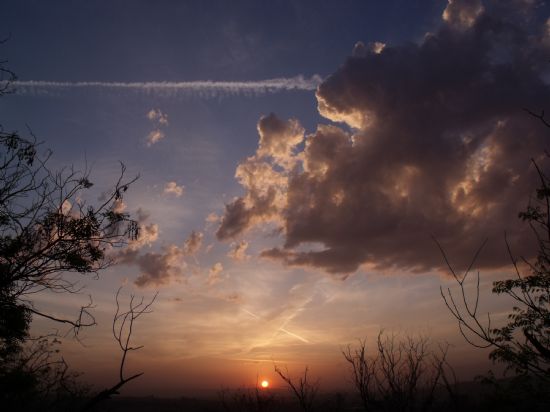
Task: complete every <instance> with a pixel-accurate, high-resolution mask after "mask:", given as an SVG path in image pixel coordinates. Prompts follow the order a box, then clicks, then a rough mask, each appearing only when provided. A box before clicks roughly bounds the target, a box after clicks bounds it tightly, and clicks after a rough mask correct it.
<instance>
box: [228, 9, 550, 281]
mask: <svg viewBox="0 0 550 412" xmlns="http://www.w3.org/2000/svg"><path fill="white" fill-rule="evenodd" d="M535 5H536V4H535V2H534V1H519V0H518V1H512V2H491V3H487V4H481V3H480V2H478V1H470V0H468V1H464V0H462V1H457V0H455V1H451V2H450V3H449V4H448V6H447V8H446V9H445V11H444V13H443V22H442V24H441V27H440V28H439V29H438V30H437V31H436V32H434V33H429V34H426V36H425V39H424V40H423V41H422V42H421V44H412V43H411V44H406V45H402V46H386V47H377V48H375V47H370V48H366V47H363V48H362V49H361V50H362V53H355V54H354V55H353V57H350V58H348V60H347V61H346V62H345V63H344V65H343V66H342V67H341V68H340V69H338V71H336V72H335V73H334V74H333V75H331V76H330V77H329V78H327V79H326V80H325V81H324V82H323V83H322V84H321V85H320V86H319V88H318V90H317V100H318V106H319V111H320V113H321V114H322V115H323V116H325V117H327V118H328V119H330V120H333V121H335V122H344V123H346V124H347V125H348V126H349V127H350V128H351V130H353V132H349V129H345V130H344V129H342V128H340V127H336V126H325V125H320V126H318V129H317V131H316V132H315V133H313V134H310V135H308V136H306V138H305V145H304V148H303V150H302V151H300V152H296V150H294V148H295V146H296V145H297V144H298V143H300V140H301V139H294V140H292V139H289V137H284V138H285V139H287V140H288V141H289V142H291V143H290V146H291V149H289V150H287V151H286V152H285V153H286V154H287V155H286V156H285V160H284V162H283V161H282V160H281V159H280V158H278V157H277V154H276V153H270V148H272V149H273V150H275V149H274V148H276V147H283V146H280V145H279V144H277V145H274V144H271V143H270V144H269V145H267V144H266V143H265V142H271V141H272V140H271V139H270V137H269V136H268V137H266V133H268V134H269V133H273V134H274V140H273V141H276V137H277V136H279V137H281V136H287V134H285V133H284V132H282V130H283V129H284V128H283V126H281V125H285V127H286V129H288V130H291V129H293V130H295V131H299V130H301V128H300V126H299V125H298V124H297V122H296V121H295V120H291V121H289V122H286V123H284V122H282V121H280V120H278V119H277V120H275V119H271V123H272V124H275V125H276V127H272V128H263V127H262V125H264V124H265V119H262V120H260V123H259V126H258V128H259V131H260V136H261V138H260V146H259V149H258V151H257V152H256V155H255V156H253V157H251V158H249V159H247V160H246V161H245V162H243V163H242V164H241V165H240V166H239V168H238V169H237V177H238V178H239V181H240V183H241V184H242V185H243V186H244V187H245V189H246V194H245V196H243V197H242V198H237V199H235V200H234V201H233V202H232V203H230V204H229V205H227V207H226V213H225V216H224V217H223V219H222V222H221V226H220V229H219V230H218V233H217V234H218V238H220V239H225V238H228V237H235V236H237V235H240V234H242V233H244V232H245V231H246V230H247V229H249V228H251V227H253V226H255V225H257V224H261V223H263V222H265V221H275V222H276V223H278V224H279V226H280V228H281V233H282V234H283V236H284V243H283V244H281V245H280V247H277V248H274V249H271V250H266V251H264V252H263V253H262V255H263V256H265V257H270V258H274V259H278V260H281V261H283V262H285V263H287V264H290V265H304V266H310V267H317V268H322V269H324V270H326V271H328V272H332V273H350V272H353V271H355V270H356V269H357V268H358V267H359V266H360V265H361V264H370V265H371V266H374V267H379V268H388V267H394V268H395V267H397V268H402V269H407V270H417V271H419V270H427V269H430V268H437V267H441V264H442V259H441V256H440V254H439V252H438V251H437V248H436V246H435V244H434V243H433V241H432V239H431V237H430V236H431V235H432V234H433V235H434V236H436V237H437V239H438V240H439V241H440V242H441V243H442V244H443V245H444V246H445V248H446V249H447V251H448V253H449V255H450V256H451V260H452V261H453V263H454V264H456V265H457V266H460V267H464V266H466V265H467V264H468V263H469V259H470V258H471V256H472V255H473V252H474V251H475V249H476V248H477V246H478V245H479V244H480V243H481V242H482V241H483V239H484V238H486V237H488V238H489V239H490V242H489V244H488V247H487V248H486V250H485V252H484V254H483V255H482V258H481V261H480V264H482V265H483V266H493V267H495V266H500V265H503V264H505V263H507V262H508V260H507V257H506V255H505V253H503V252H504V245H503V233H504V230H507V231H508V233H509V238H510V242H511V244H512V247H513V249H514V251H516V252H517V253H523V254H529V250H530V249H529V246H530V244H529V242H527V241H526V240H525V239H528V238H529V237H528V229H527V227H526V226H527V225H525V224H522V223H521V222H519V220H518V219H517V214H518V212H519V211H521V210H523V209H524V208H525V206H526V204H527V202H528V199H529V196H530V194H532V192H533V190H534V188H535V187H536V185H537V179H536V175H535V170H534V168H533V167H532V165H531V164H530V158H531V157H537V156H538V157H539V159H541V157H540V155H541V153H543V149H544V148H546V147H548V146H549V144H548V143H549V139H550V133H549V132H550V131H549V130H548V129H545V128H544V127H543V126H542V125H541V124H540V122H537V121H536V119H534V118H533V117H530V116H529V115H527V114H526V112H525V111H523V110H522V108H524V107H528V108H533V109H534V110H539V109H540V108H543V107H544V105H545V103H546V102H547V100H548V97H549V96H550V90H549V87H548V85H547V84H546V82H545V81H544V80H543V78H544V77H545V76H547V75H548V73H549V72H548V68H549V67H548V63H547V62H548V55H549V52H550V48H549V44H550V41H549V38H550V36H549V30H548V27H549V26H548V24H547V23H546V22H542V23H541V22H538V23H537V16H536V15H535V14H534V13H533V10H535ZM518 16H519V17H518ZM262 133H263V135H262ZM288 136H294V137H295V135H293V134H292V133H289V134H288ZM281 152H282V151H281V150H278V153H281ZM243 170H246V172H247V173H246V178H243V176H244V174H243Z"/></svg>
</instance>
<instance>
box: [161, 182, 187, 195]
mask: <svg viewBox="0 0 550 412" xmlns="http://www.w3.org/2000/svg"><path fill="white" fill-rule="evenodd" d="M184 191H185V187H184V186H178V184H177V183H176V182H168V183H166V184H165V185H164V193H165V194H171V195H174V196H176V197H180V196H181V195H183V193H184Z"/></svg>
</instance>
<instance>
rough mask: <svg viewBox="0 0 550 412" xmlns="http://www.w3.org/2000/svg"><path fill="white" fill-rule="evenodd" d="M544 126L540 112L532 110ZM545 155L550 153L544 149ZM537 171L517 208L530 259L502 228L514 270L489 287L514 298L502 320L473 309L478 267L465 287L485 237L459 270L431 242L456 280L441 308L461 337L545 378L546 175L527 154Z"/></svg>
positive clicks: (549, 195)
mask: <svg viewBox="0 0 550 412" xmlns="http://www.w3.org/2000/svg"><path fill="white" fill-rule="evenodd" d="M526 111H527V112H528V113H529V114H531V115H532V116H534V117H536V118H538V119H539V120H540V121H541V122H542V123H543V124H544V125H545V126H546V127H550V123H548V122H547V121H546V120H545V118H544V112H541V113H540V114H535V113H534V112H531V111H530V110H526ZM546 155H547V157H550V154H548V153H546ZM531 162H532V165H533V166H534V168H535V169H536V171H537V174H538V177H539V187H538V189H537V190H536V195H535V196H534V197H533V198H531V199H530V200H529V204H528V206H527V208H526V210H525V211H523V212H520V213H519V215H518V216H519V218H520V219H522V220H523V221H524V222H526V224H528V225H529V226H530V228H531V231H532V234H533V236H534V238H535V240H536V244H537V246H538V250H537V256H536V258H535V259H526V258H524V257H521V256H520V257H519V258H517V257H515V256H514V254H513V251H512V250H511V248H510V245H509V243H508V240H507V238H506V234H505V241H506V247H507V251H508V255H509V257H510V262H511V264H512V267H513V270H514V275H515V276H514V277H513V278H509V279H505V280H500V281H496V282H493V288H492V292H493V293H495V294H497V295H507V296H509V297H511V298H512V299H513V300H514V306H513V308H512V309H511V310H510V313H509V314H508V323H506V324H505V325H504V326H500V327H493V325H492V322H491V316H490V314H487V319H486V320H484V319H482V317H481V316H480V314H479V313H478V304H479V295H480V289H479V281H480V275H479V272H478V273H477V276H476V277H475V282H476V288H475V292H474V294H473V296H471V295H470V296H469V294H468V293H467V291H466V286H467V282H468V280H469V277H470V274H471V269H472V267H473V265H474V264H475V260H476V258H477V256H478V255H479V253H481V251H482V249H483V246H484V244H485V242H484V243H483V244H482V245H481V246H480V248H479V249H478V251H477V252H476V254H475V255H474V258H473V259H472V263H471V265H470V267H469V268H468V269H467V270H466V271H465V272H464V274H462V275H459V274H458V273H457V272H456V271H455V270H454V269H453V267H452V266H451V264H450V263H449V260H448V258H447V256H446V254H445V251H444V249H443V247H442V246H441V245H440V244H439V243H438V242H437V240H436V243H437V245H438V247H439V249H440V251H441V253H442V255H443V258H444V260H445V262H446V264H447V267H448V269H449V271H450V273H451V274H452V276H453V278H454V279H455V280H456V282H457V284H458V287H459V293H458V297H457V294H453V292H452V291H451V289H450V288H447V289H446V290H443V288H441V296H442V297H443V300H444V302H445V304H446V305H447V308H448V309H449V311H450V312H451V314H452V315H453V317H454V318H455V319H456V320H457V321H458V327H459V329H460V332H461V334H462V335H463V336H464V338H465V339H466V341H467V342H468V343H470V344H471V345H472V346H475V347H478V348H492V351H491V353H490V358H491V359H492V360H494V361H500V362H503V363H504V364H505V365H506V367H507V369H508V370H512V371H514V372H515V373H516V374H518V375H530V376H534V377H536V378H537V379H540V380H542V381H543V382H546V384H548V383H550V179H549V178H548V176H547V175H546V174H545V173H544V171H543V170H542V169H541V167H540V166H539V164H538V163H537V162H536V161H535V160H534V159H531Z"/></svg>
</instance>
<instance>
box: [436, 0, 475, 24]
mask: <svg viewBox="0 0 550 412" xmlns="http://www.w3.org/2000/svg"><path fill="white" fill-rule="evenodd" d="M483 10H484V9H483V4H482V2H481V0H449V4H448V5H447V7H446V8H445V10H444V11H443V20H445V21H446V22H447V23H448V24H449V25H450V26H454V27H458V28H461V29H467V28H470V27H472V26H473V25H474V23H475V22H476V20H477V18H478V17H479V16H480V15H481V14H482V13H483Z"/></svg>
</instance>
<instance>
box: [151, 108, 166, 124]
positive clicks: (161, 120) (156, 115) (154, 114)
mask: <svg viewBox="0 0 550 412" xmlns="http://www.w3.org/2000/svg"><path fill="white" fill-rule="evenodd" d="M147 118H148V119H149V120H151V121H152V122H156V123H158V124H159V125H162V126H166V125H167V124H168V115H167V114H166V113H163V112H161V110H160V109H151V110H150V111H149V112H148V113H147Z"/></svg>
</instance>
